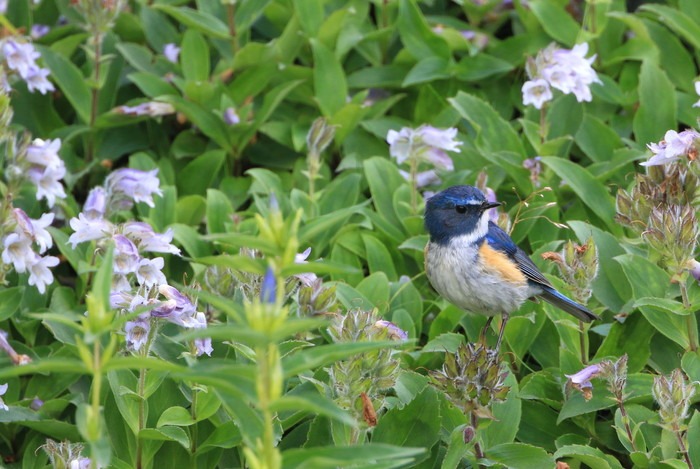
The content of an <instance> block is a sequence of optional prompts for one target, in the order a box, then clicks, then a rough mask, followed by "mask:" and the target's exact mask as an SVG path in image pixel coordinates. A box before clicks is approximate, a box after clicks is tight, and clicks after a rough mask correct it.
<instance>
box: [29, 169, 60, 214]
mask: <svg viewBox="0 0 700 469" xmlns="http://www.w3.org/2000/svg"><path fill="white" fill-rule="evenodd" d="M65 175H66V168H65V167H64V166H58V167H51V166H49V167H46V168H43V169H39V168H30V169H29V171H27V177H28V178H29V180H30V181H31V182H32V183H33V184H34V185H35V186H36V200H41V199H46V204H47V205H48V206H49V207H53V206H54V204H55V203H56V198H59V199H65V198H66V192H65V190H64V189H63V184H61V179H63V177H64V176H65Z"/></svg>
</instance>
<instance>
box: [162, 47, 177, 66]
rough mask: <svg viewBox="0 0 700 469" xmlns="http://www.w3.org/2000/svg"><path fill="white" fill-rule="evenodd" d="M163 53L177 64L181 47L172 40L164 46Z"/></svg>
mask: <svg viewBox="0 0 700 469" xmlns="http://www.w3.org/2000/svg"><path fill="white" fill-rule="evenodd" d="M163 55H164V56H165V58H166V59H168V61H169V62H172V63H174V64H176V63H177V59H178V57H179V56H180V48H179V47H178V46H177V44H173V43H172V42H170V43H168V44H166V45H165V47H163Z"/></svg>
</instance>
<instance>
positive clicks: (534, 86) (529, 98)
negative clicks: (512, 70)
mask: <svg viewBox="0 0 700 469" xmlns="http://www.w3.org/2000/svg"><path fill="white" fill-rule="evenodd" d="M522 92H523V105H525V106H527V105H528V104H532V105H533V106H535V108H536V109H542V106H543V105H544V103H546V102H547V101H551V100H552V90H551V88H550V87H549V83H548V82H547V80H545V79H544V78H539V79H537V80H528V81H526V82H525V84H523V88H522Z"/></svg>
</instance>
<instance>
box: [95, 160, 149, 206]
mask: <svg viewBox="0 0 700 469" xmlns="http://www.w3.org/2000/svg"><path fill="white" fill-rule="evenodd" d="M105 185H106V187H107V192H108V193H110V194H112V195H113V196H114V195H123V196H124V197H127V198H128V199H131V200H133V201H134V202H144V203H145V204H146V205H148V206H149V207H155V203H153V194H156V195H163V192H162V191H161V190H160V181H159V180H158V170H157V169H154V170H151V171H140V170H138V169H131V168H121V169H118V170H116V171H114V172H113V173H112V174H110V175H109V176H107V180H106V181H105Z"/></svg>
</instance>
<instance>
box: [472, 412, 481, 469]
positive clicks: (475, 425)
mask: <svg viewBox="0 0 700 469" xmlns="http://www.w3.org/2000/svg"><path fill="white" fill-rule="evenodd" d="M469 418H470V422H471V425H472V427H473V428H474V432H476V429H477V428H478V425H479V417H477V416H476V414H475V413H474V411H470V412H469ZM474 438H475V440H474V456H476V459H477V460H479V459H483V458H484V452H483V450H482V449H481V445H480V444H479V439H478V436H475V437H474ZM477 464H478V463H477ZM477 467H479V469H481V468H482V467H484V466H482V465H481V464H478V466H477Z"/></svg>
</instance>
